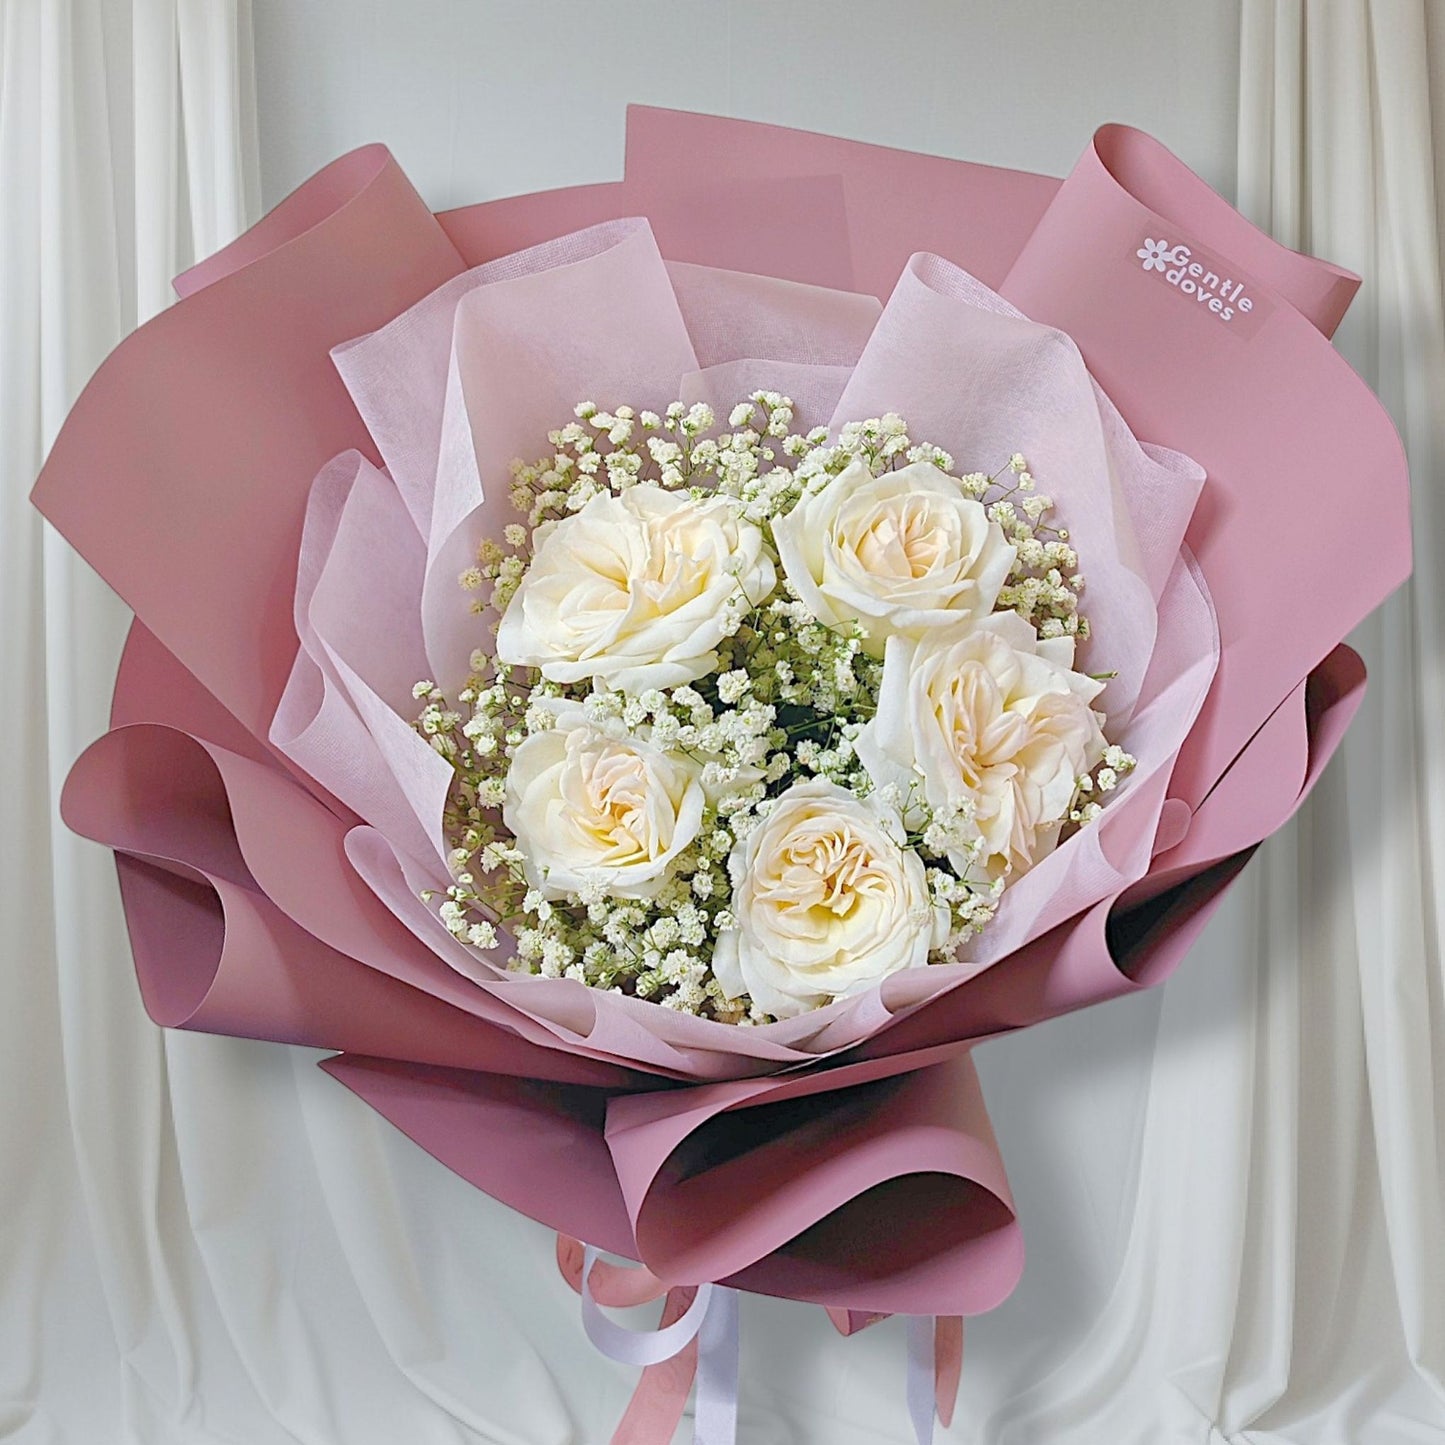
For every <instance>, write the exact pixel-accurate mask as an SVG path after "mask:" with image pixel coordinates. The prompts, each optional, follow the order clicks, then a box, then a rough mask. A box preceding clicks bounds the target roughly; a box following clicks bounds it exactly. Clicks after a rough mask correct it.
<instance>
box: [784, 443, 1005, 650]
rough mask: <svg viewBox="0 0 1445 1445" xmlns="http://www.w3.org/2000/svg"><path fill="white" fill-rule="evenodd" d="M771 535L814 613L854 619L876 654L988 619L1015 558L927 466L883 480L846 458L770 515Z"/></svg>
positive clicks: (953, 483) (974, 506)
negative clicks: (893, 641) (892, 641)
mask: <svg viewBox="0 0 1445 1445" xmlns="http://www.w3.org/2000/svg"><path fill="white" fill-rule="evenodd" d="M773 537H774V539H775V540H776V542H777V545H778V559H779V560H780V561H781V562H782V564H783V571H784V572H785V573H786V574H787V578H788V580H789V581H790V582H791V583H792V584H793V586H794V587H796V588H797V590H798V595H799V597H801V598H802V600H803V601H804V602H805V603H806V604H807V605H808V608H809V610H810V611H811V612H812V613H813V615H814V616H815V617H816V618H817V619H818V620H819V621H820V622H823V623H826V624H827V625H828V626H829V627H836V626H838V625H839V624H840V623H846V622H851V621H857V622H858V623H860V624H861V625H862V627H863V631H864V634H865V638H866V641H865V645H866V646H867V648H868V650H869V651H870V652H871V653H872V654H873V655H874V656H875V657H881V656H882V655H883V647H884V643H885V642H886V640H887V639H888V638H889V637H890V636H892V635H894V634H895V633H901V634H902V635H903V636H905V637H921V636H923V634H924V633H925V632H928V631H930V630H932V629H934V628H937V627H944V626H948V625H949V624H950V623H954V622H958V621H961V620H964V619H968V618H974V617H985V616H987V615H988V614H989V612H990V611H992V609H993V604H994V602H995V601H996V600H997V598H998V594H999V589H1000V588H1001V587H1002V586H1003V584H1004V581H1005V579H1006V578H1007V577H1008V574H1009V569H1010V568H1011V567H1012V566H1013V562H1014V555H1015V549H1014V548H1013V547H1012V546H1011V545H1010V544H1009V543H1008V542H1007V541H1006V540H1005V539H1004V534H1003V530H1002V528H1000V527H999V525H998V524H997V523H996V522H990V521H989V519H988V514H987V512H986V511H985V510H984V508H983V505H982V504H981V503H980V502H977V501H975V500H974V499H973V498H972V497H969V496H966V495H965V494H964V491H963V488H962V487H961V486H960V485H959V483H958V481H957V480H956V479H955V478H953V477H950V476H948V475H946V474H945V473H944V472H941V471H939V469H938V468H937V467H936V466H934V465H933V464H932V463H931V462H914V463H913V464H912V465H910V466H906V467H902V468H900V469H899V470H898V471H896V472H885V473H884V474H883V475H882V476H881V477H875V476H874V475H873V474H872V472H871V471H870V470H869V468H868V465H867V463H866V462H863V461H855V462H852V463H851V464H850V465H849V466H848V467H847V468H846V469H845V470H844V471H842V472H841V473H839V475H838V476H837V477H836V478H835V479H834V480H833V481H831V482H829V483H828V485H827V486H825V487H824V488H823V489H822V490H821V491H819V492H814V493H813V494H812V495H811V496H806V497H804V498H803V499H802V500H801V501H800V502H799V503H798V504H797V506H795V507H794V508H793V510H792V511H791V512H789V513H788V515H787V516H785V517H781V518H779V519H778V520H777V521H775V522H774V523H773Z"/></svg>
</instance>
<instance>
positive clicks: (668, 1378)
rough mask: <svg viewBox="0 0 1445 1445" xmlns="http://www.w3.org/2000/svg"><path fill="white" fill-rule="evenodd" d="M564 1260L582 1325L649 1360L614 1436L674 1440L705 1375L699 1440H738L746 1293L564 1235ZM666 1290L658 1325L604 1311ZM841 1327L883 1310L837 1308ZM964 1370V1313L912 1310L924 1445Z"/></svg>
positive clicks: (633, 1358)
mask: <svg viewBox="0 0 1445 1445" xmlns="http://www.w3.org/2000/svg"><path fill="white" fill-rule="evenodd" d="M557 1267H558V1269H559V1270H560V1271H561V1273H562V1277H563V1278H564V1279H565V1280H566V1281H567V1283H568V1284H569V1285H570V1286H571V1287H572V1289H573V1290H574V1291H576V1293H577V1294H578V1295H580V1296H581V1299H582V1327H583V1329H585V1330H586V1332H587V1337H588V1339H590V1340H591V1341H592V1343H593V1344H594V1345H595V1346H596V1347H597V1348H598V1349H599V1350H600V1351H601V1352H602V1353H603V1354H604V1355H606V1356H607V1357H608V1358H609V1359H613V1360H618V1361H620V1362H621V1363H623V1364H629V1365H640V1366H642V1367H643V1368H642V1378H641V1379H640V1380H639V1381H638V1384H637V1389H636V1390H635V1391H633V1395H632V1399H631V1400H630V1401H629V1402H628V1406H627V1410H626V1411H625V1413H624V1414H623V1416H622V1419H621V1420H620V1421H619V1422H618V1425H617V1429H616V1430H615V1431H614V1432H613V1435H612V1442H611V1445H668V1442H670V1441H671V1440H672V1437H673V1434H674V1432H675V1431H676V1430H677V1426H678V1422H679V1421H680V1420H681V1419H682V1415H683V1411H684V1410H685V1409H686V1407H687V1397H688V1395H689V1393H690V1392H691V1390H692V1384H693V1379H694V1377H696V1380H697V1405H696V1408H695V1410H694V1416H693V1437H692V1438H693V1445H736V1440H737V1405H738V1294H737V1291H736V1290H733V1289H729V1288H727V1287H726V1286H724V1285H718V1284H702V1285H696V1286H692V1285H681V1286H677V1287H674V1288H672V1289H669V1288H668V1287H667V1285H665V1284H664V1283H663V1282H662V1281H661V1280H660V1279H658V1277H657V1276H656V1275H655V1274H653V1273H652V1271H651V1270H649V1269H647V1268H646V1267H645V1266H642V1265H637V1266H624V1265H617V1264H612V1263H610V1262H609V1261H607V1260H605V1259H602V1258H601V1257H600V1255H599V1253H598V1251H597V1250H596V1249H594V1248H593V1247H592V1246H591V1245H584V1244H583V1243H582V1242H581V1241H580V1240H576V1239H572V1238H570V1237H569V1236H567V1235H563V1234H559V1235H558V1236H557ZM664 1294H665V1295H666V1299H665V1300H664V1302H663V1307H662V1317H661V1319H660V1320H659V1321H658V1327H657V1328H656V1329H655V1330H641V1331H639V1330H630V1329H627V1328H625V1327H624V1326H622V1325H619V1324H617V1323H615V1322H614V1321H613V1320H610V1319H608V1318H607V1316H606V1315H604V1314H603V1313H602V1307H603V1306H606V1307H607V1308H609V1309H628V1308H631V1307H633V1306H635V1305H641V1304H647V1303H649V1302H650V1301H652V1300H655V1299H658V1298H659V1297H661V1296H662V1295H664ZM828 1315H829V1317H830V1318H831V1319H832V1321H833V1323H834V1325H835V1326H836V1327H837V1329H838V1331H839V1333H840V1334H845V1335H847V1334H853V1333H856V1331H857V1330H859V1329H864V1328H866V1327H867V1326H868V1325H871V1324H875V1323H876V1322H877V1321H878V1320H880V1319H883V1318H885V1316H883V1315H877V1314H873V1315H868V1316H863V1317H856V1316H854V1315H852V1314H850V1313H849V1312H848V1311H846V1310H832V1309H830V1310H829V1311H828ZM962 1369H963V1320H962V1318H961V1317H959V1316H957V1315H940V1316H937V1317H935V1316H933V1315H912V1316H909V1319H908V1383H907V1397H908V1413H909V1417H910V1419H911V1420H912V1422H913V1431H914V1434H915V1436H916V1437H917V1440H918V1445H932V1442H933V1422H934V1417H935V1414H936V1415H937V1418H938V1419H939V1420H940V1421H941V1422H942V1423H943V1425H944V1426H945V1427H947V1426H948V1424H949V1423H950V1422H951V1421H952V1419H953V1409H954V1403H955V1401H956V1399H957V1396H958V1382H959V1377H960V1375H961V1373H962Z"/></svg>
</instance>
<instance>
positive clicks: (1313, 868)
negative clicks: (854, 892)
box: [997, 0, 1445, 1445]
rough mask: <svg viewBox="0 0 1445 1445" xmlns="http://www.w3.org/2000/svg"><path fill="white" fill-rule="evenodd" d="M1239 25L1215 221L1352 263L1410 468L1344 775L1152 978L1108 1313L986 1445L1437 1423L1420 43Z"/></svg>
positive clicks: (1390, 32) (1437, 107)
mask: <svg viewBox="0 0 1445 1445" xmlns="http://www.w3.org/2000/svg"><path fill="white" fill-rule="evenodd" d="M1432 9H1433V10H1434V13H1433V15H1432V14H1431V11H1432ZM1241 20H1242V26H1241V56H1240V103H1239V137H1238V204H1239V206H1240V209H1241V210H1242V211H1243V212H1244V213H1245V214H1246V215H1248V216H1249V217H1251V219H1253V220H1254V221H1256V223H1257V224H1259V225H1261V226H1263V227H1264V228H1265V229H1266V230H1268V231H1270V232H1271V233H1272V234H1273V235H1275V236H1276V237H1277V238H1278V239H1280V240H1281V241H1284V242H1285V243H1286V244H1288V245H1290V246H1294V247H1297V248H1300V249H1304V250H1308V251H1311V252H1314V253H1316V254H1318V255H1323V256H1328V257H1329V258H1330V259H1331V260H1333V261H1337V262H1340V263H1341V264H1343V265H1346V266H1349V267H1351V268H1352V269H1354V270H1356V271H1358V272H1360V273H1361V274H1362V275H1363V276H1364V277H1365V285H1364V287H1363V288H1362V290H1361V292H1360V295H1359V298H1358V299H1357V300H1356V302H1355V304H1354V307H1353V308H1352V310H1351V311H1350V313H1349V315H1348V316H1347V317H1346V319H1345V322H1344V324H1343V326H1342V327H1341V329H1340V332H1339V335H1338V337H1337V341H1338V344H1339V346H1340V349H1341V351H1342V352H1343V353H1344V354H1345V356H1346V357H1347V358H1348V359H1349V360H1350V361H1351V363H1352V364H1353V365H1354V366H1355V367H1356V369H1357V370H1359V371H1360V372H1361V374H1362V375H1363V376H1364V377H1365V378H1366V379H1367V380H1368V381H1369V382H1370V383H1371V385H1372V386H1373V387H1374V388H1375V389H1376V390H1377V391H1378V393H1379V394H1380V396H1381V398H1382V399H1383V400H1384V402H1385V404H1386V406H1387V407H1388V408H1389V410H1390V411H1391V413H1392V415H1393V416H1394V418H1395V421H1396V424H1397V426H1398V427H1399V429H1400V433H1401V436H1402V439H1403V441H1404V444H1405V448H1406V451H1407V453H1408V455H1409V459H1410V465H1411V471H1412V475H1413V478H1414V488H1415V496H1414V506H1415V530H1416V538H1417V542H1416V549H1417V550H1416V573H1415V577H1414V580H1413V581H1412V582H1411V583H1410V585H1409V586H1407V587H1406V588H1405V589H1404V590H1403V591H1402V592H1401V593H1400V594H1399V595H1398V596H1396V597H1395V598H1393V599H1391V600H1390V602H1389V603H1388V604H1387V605H1386V606H1385V607H1384V608H1383V609H1382V610H1381V611H1380V612H1379V613H1377V614H1376V615H1375V616H1374V617H1372V618H1371V619H1370V620H1369V621H1368V622H1367V623H1366V624H1365V625H1364V626H1363V627H1362V628H1361V629H1360V632H1359V635H1358V636H1357V637H1355V638H1354V639H1353V641H1354V643H1355V645H1356V646H1357V647H1358V648H1359V649H1360V650H1361V651H1362V652H1363V654H1364V656H1365V659H1366V662H1367V665H1368V666H1369V669H1370V688H1369V692H1368V695H1367V699H1366V702H1365V705H1364V709H1363V711H1362V713H1361V715H1360V717H1359V718H1358V719H1357V721H1356V723H1355V726H1354V728H1353V730H1352V732H1351V734H1350V736H1349V737H1348V739H1347V740H1346V743H1345V745H1344V748H1343V750H1342V754H1341V756H1340V758H1339V759H1338V760H1337V761H1336V763H1335V765H1334V766H1333V767H1332V768H1331V769H1330V771H1329V772H1328V773H1327V774H1326V775H1325V777H1324V779H1323V781H1322V782H1321V784H1320V786H1319V787H1318V789H1317V790H1316V791H1315V793H1314V795H1313V796H1312V797H1311V798H1310V800H1309V801H1308V803H1307V804H1306V806H1305V808H1304V810H1303V811H1302V813H1301V815H1300V817H1299V818H1298V819H1297V820H1296V822H1295V823H1294V824H1293V825H1291V826H1290V827H1289V828H1287V829H1286V830H1284V831H1283V832H1282V833H1281V834H1280V835H1278V836H1277V837H1275V838H1273V839H1272V840H1270V841H1269V842H1268V843H1267V844H1266V845H1265V847H1264V848H1263V849H1262V850H1261V853H1260V856H1259V857H1258V858H1257V859H1256V861H1255V862H1254V864H1253V865H1252V866H1251V867H1250V869H1249V870H1248V871H1247V872H1246V874H1245V876H1244V878H1243V880H1242V885H1241V887H1240V889H1239V890H1238V892H1237V893H1236V896H1235V897H1234V898H1233V899H1232V900H1231V901H1230V903H1229V905H1228V906H1227V907H1226V909H1225V910H1224V911H1223V913H1222V916H1221V917H1220V918H1219V919H1218V920H1217V922H1216V924H1215V925H1214V926H1213V927H1212V928H1211V929H1210V930H1209V932H1208V933H1207V934H1206V935H1205V937H1204V939H1203V940H1202V942H1201V944H1200V946H1199V948H1198V949H1197V950H1196V956H1195V957H1194V958H1193V959H1191V961H1190V963H1189V965H1188V967H1186V968H1184V969H1182V970H1181V971H1180V973H1179V974H1178V975H1177V976H1176V977H1175V978H1174V979H1172V980H1171V981H1170V982H1169V983H1168V984H1167V985H1166V987H1165V997H1164V1005H1163V1010H1162V1014H1161V1019H1160V1027H1159V1034H1158V1039H1157V1043H1156V1046H1155V1055H1154V1064H1153V1069H1152V1072H1151V1075H1150V1080H1149V1099H1148V1109H1147V1119H1146V1124H1145V1132H1144V1141H1143V1146H1142V1151H1141V1157H1140V1164H1139V1173H1138V1179H1137V1192H1136V1195H1135V1213H1134V1225H1133V1230H1132V1233H1131V1235H1130V1239H1129V1244H1128V1247H1127V1249H1126V1250H1125V1253H1124V1258H1123V1264H1122V1267H1121V1268H1120V1271H1119V1274H1118V1277H1117V1279H1116V1281H1115V1286H1114V1289H1113V1292H1112V1296H1111V1298H1110V1299H1109V1300H1108V1302H1107V1304H1105V1305H1104V1307H1103V1309H1102V1310H1101V1313H1100V1317H1099V1322H1098V1324H1097V1326H1096V1327H1095V1329H1094V1330H1093V1331H1092V1332H1091V1333H1090V1334H1089V1336H1088V1337H1087V1338H1086V1339H1085V1340H1084V1342H1083V1343H1082V1345H1081V1346H1080V1347H1079V1349H1078V1350H1077V1351H1076V1352H1075V1353H1074V1354H1073V1355H1072V1356H1071V1357H1069V1358H1068V1359H1067V1360H1065V1361H1064V1362H1063V1363H1062V1365H1061V1366H1060V1367H1059V1368H1058V1369H1057V1370H1055V1371H1054V1372H1053V1373H1052V1374H1051V1375H1050V1376H1048V1377H1047V1378H1045V1379H1044V1380H1043V1381H1042V1382H1040V1384H1038V1385H1037V1386H1036V1387H1035V1389H1034V1390H1033V1391H1031V1392H1029V1393H1028V1394H1026V1395H1025V1396H1023V1397H1022V1398H1021V1399H1020V1400H1018V1401H1014V1402H1011V1403H1010V1404H1009V1405H1008V1406H1006V1407H1005V1408H1004V1409H1003V1410H1002V1411H1001V1412H1000V1413H999V1415H998V1417H997V1421H998V1425H999V1432H998V1439H999V1440H1000V1442H1006V1445H1014V1442H1018V1445H1022V1442H1025V1441H1032V1440H1036V1439H1046V1438H1047V1439H1050V1440H1066V1441H1075V1440H1077V1441H1079V1442H1081V1445H1082V1442H1084V1441H1092V1440H1096V1439H1105V1438H1107V1439H1109V1440H1113V1441H1133V1440H1138V1441H1140V1442H1144V1441H1150V1442H1153V1441H1160V1440H1167V1441H1173V1440H1176V1439H1177V1440H1179V1441H1181V1442H1183V1441H1186V1440H1209V1441H1211V1442H1213V1441H1220V1440H1228V1441H1231V1442H1233V1441H1241V1442H1245V1441H1247V1442H1250V1445H1264V1442H1278V1445H1286V1442H1289V1445H1303V1442H1327V1441H1340V1440H1349V1441H1351V1442H1380V1445H1397V1442H1407V1441H1415V1440H1420V1441H1424V1440H1429V1439H1437V1438H1439V1435H1440V1431H1441V1429H1442V1428H1445V1390H1442V1365H1445V1356H1442V1346H1445V1170H1442V1162H1445V1134H1442V1123H1445V1088H1442V1073H1445V1009H1442V991H1441V990H1442V974H1441V958H1440V945H1439V917H1438V912H1437V907H1438V905H1437V900H1438V899H1439V898H1440V897H1441V884H1442V881H1445V880H1442V876H1441V873H1442V859H1445V853H1442V843H1445V839H1442V827H1445V797H1442V787H1445V769H1442V767H1441V762H1440V758H1439V755H1438V743H1437V739H1438V737H1439V734H1440V719H1441V717H1442V716H1445V711H1442V706H1445V694H1442V683H1445V679H1442V655H1445V654H1442V643H1441V637H1442V623H1445V591H1442V583H1445V578H1442V576H1441V568H1440V563H1439V559H1438V557H1437V555H1436V554H1435V552H1434V543H1435V542H1436V541H1445V510H1442V502H1441V497H1440V489H1441V483H1442V481H1445V475H1442V463H1445V405H1442V402H1445V309H1442V302H1441V288H1442V251H1441V245H1440V241H1441V231H1440V216H1441V215H1442V210H1441V207H1440V201H1441V198H1440V196H1438V195H1437V192H1436V184H1437V168H1438V167H1439V166H1440V163H1441V157H1442V156H1445V25H1442V23H1441V14H1440V11H1439V10H1438V8H1435V7H1433V6H1432V4H1431V3H1430V0H1244V3H1243V5H1242V14H1241ZM1359 483H1360V504H1361V505H1362V506H1368V505H1369V485H1370V479H1369V478H1367V477H1362V478H1360V479H1359ZM1300 524H1301V525H1302V526H1307V525H1308V518H1301V519H1300ZM1281 544H1282V545H1288V539H1287V538H1284V539H1281ZM1264 625H1267V624H1264ZM1231 996H1232V997H1233V998H1234V1000H1235V1003H1234V1004H1233V1005H1228V1004H1226V1002H1225V1001H1226V1000H1227V999H1228V998H1229V997H1231ZM1221 1008H1223V1010H1224V1013H1223V1019H1224V1026H1223V1027H1222V1028H1221V1027H1218V1026H1217V1025H1218V1023H1219V1021H1220V1018H1221V1015H1220V1010H1221Z"/></svg>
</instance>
